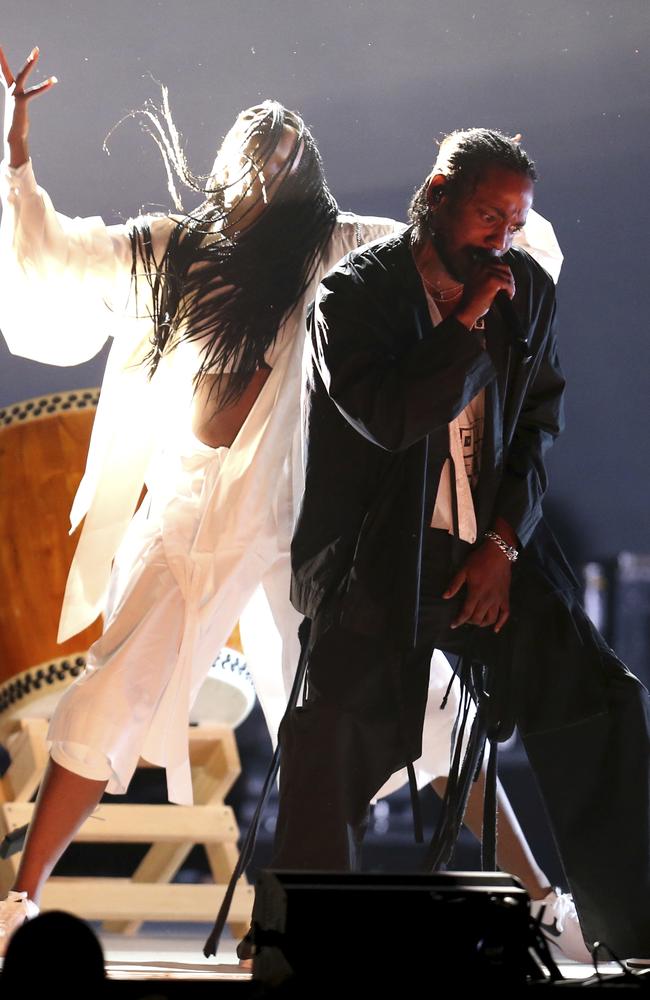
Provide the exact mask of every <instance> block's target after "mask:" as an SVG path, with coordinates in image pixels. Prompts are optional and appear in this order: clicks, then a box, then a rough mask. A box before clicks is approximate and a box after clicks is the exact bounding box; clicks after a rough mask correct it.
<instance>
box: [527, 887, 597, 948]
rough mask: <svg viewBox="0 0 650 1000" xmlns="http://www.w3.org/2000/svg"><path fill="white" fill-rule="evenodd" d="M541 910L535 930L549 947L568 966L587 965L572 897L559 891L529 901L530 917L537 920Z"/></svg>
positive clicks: (583, 943) (585, 946) (584, 945)
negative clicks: (575, 963) (580, 963)
mask: <svg viewBox="0 0 650 1000" xmlns="http://www.w3.org/2000/svg"><path fill="white" fill-rule="evenodd" d="M541 910H543V911H544V912H543V914H542V919H541V921H540V925H539V929H540V930H541V932H542V934H543V935H544V937H545V938H546V940H547V941H548V942H549V944H552V945H555V947H556V948H558V949H559V951H561V952H562V954H563V955H564V957H565V958H570V959H571V961H572V962H583V963H586V964H588V965H591V964H592V958H591V952H590V951H589V949H588V948H587V945H586V944H585V942H584V938H583V937H582V931H581V930H580V921H579V920H578V914H577V913H576V907H575V903H574V902H573V896H571V895H569V893H568V892H561V891H560V890H559V889H551V891H550V892H549V893H548V895H546V896H544V899H533V900H532V901H531V904H530V912H531V916H533V917H538V916H539V913H540V911H541Z"/></svg>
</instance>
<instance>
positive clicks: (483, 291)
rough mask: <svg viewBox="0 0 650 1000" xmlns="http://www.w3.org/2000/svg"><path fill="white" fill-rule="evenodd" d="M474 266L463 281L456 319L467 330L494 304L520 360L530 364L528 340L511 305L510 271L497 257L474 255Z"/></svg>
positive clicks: (512, 294)
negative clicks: (463, 285)
mask: <svg viewBox="0 0 650 1000" xmlns="http://www.w3.org/2000/svg"><path fill="white" fill-rule="evenodd" d="M474 264H475V266H474V267H473V268H472V270H471V271H470V273H469V275H468V277H467V279H466V280H465V288H464V291H463V297H462V299H461V300H460V303H459V305H458V309H457V310H456V312H455V316H456V319H457V320H459V321H460V322H461V323H462V324H463V326H466V327H467V329H468V330H471V329H472V327H473V326H474V324H475V323H476V321H477V320H478V319H480V318H481V316H485V314H486V313H487V312H489V311H490V308H491V307H492V305H493V304H496V306H497V308H498V310H499V312H500V313H501V316H502V318H503V321H504V323H505V326H506V330H507V332H508V334H509V335H510V339H511V341H512V344H513V346H514V347H515V349H516V350H517V351H518V352H519V354H520V356H521V360H522V361H524V362H528V361H530V359H531V357H532V354H531V352H530V345H529V343H528V337H527V336H526V331H525V330H524V328H523V326H522V325H521V321H520V319H519V316H518V315H517V313H516V311H515V308H514V306H513V304H512V299H513V298H514V297H515V291H516V288H515V279H514V277H513V274H512V271H511V270H510V268H509V267H508V265H507V264H504V263H503V258H499V257H483V256H479V255H478V254H476V255H475V256H474Z"/></svg>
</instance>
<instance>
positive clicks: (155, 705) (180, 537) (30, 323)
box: [0, 162, 561, 803]
mask: <svg viewBox="0 0 650 1000" xmlns="http://www.w3.org/2000/svg"><path fill="white" fill-rule="evenodd" d="M0 196H1V197H2V201H3V216H2V223H1V225H0V274H1V275H2V284H3V290H2V295H1V296H0V329H2V332H3V334H4V336H5V339H6V341H7V343H8V346H9V349H10V350H11V351H12V353H14V354H18V355H22V356H23V357H27V358H32V359H33V360H36V361H42V362H46V363H49V364H57V365H72V364H78V363H80V362H83V361H86V360H88V359H90V358H91V357H93V356H94V355H95V354H96V353H97V352H98V351H99V349H100V348H101V347H102V345H103V344H104V342H105V340H106V339H107V337H109V336H111V337H112V338H113V344H112V347H111V350H110V354H109V358H108V362H107V366H106V372H105V376H104V380H103V383H102V391H101V395H100V400H99V405H98V409H97V415H96V418H95V422H94V426H93V434H92V439H91V443H90V448H89V453H88V460H87V465H86V471H85V474H84V477H83V479H82V481H81V484H80V486H79V489H78V491H77V494H76V497H75V500H74V503H73V506H72V510H71V515H70V518H71V530H74V528H75V527H76V526H77V525H78V524H79V523H80V521H81V520H82V519H83V518H85V521H84V525H83V529H82V532H81V537H80V540H79V543H78V546H77V550H76V553H75V556H74V559H73V562H72V566H71V568H70V574H69V577H68V582H67V586H66V592H65V597H64V602H63V607H62V612H61V620H60V628H59V640H60V641H63V640H64V639H66V638H68V637H70V636H72V635H74V634H76V633H77V632H79V631H80V630H81V629H83V628H85V627H86V626H87V625H89V624H90V623H91V622H92V621H94V620H95V619H96V618H97V616H98V615H99V614H100V613H102V611H104V609H105V606H106V601H107V595H108V591H109V581H110V577H111V567H112V564H113V560H114V558H115V556H116V553H117V552H118V549H119V548H120V546H121V545H122V543H123V542H124V540H125V536H126V534H127V530H128V529H129V525H130V524H131V519H132V517H133V514H134V511H135V508H136V506H137V502H138V499H139V497H140V494H141V490H142V485H143V483H147V485H148V487H149V489H150V492H151V493H152V496H153V498H154V501H155V497H156V494H157V493H158V494H160V492H161V488H162V492H163V493H164V492H165V490H167V491H169V490H170V485H171V488H172V493H173V484H169V483H167V484H164V485H163V486H162V487H161V480H160V472H159V470H160V456H161V448H162V449H164V451H165V453H166V455H167V457H169V455H170V453H171V454H173V453H174V450H175V449H176V451H177V454H178V456H180V455H181V454H182V451H183V448H184V447H186V443H187V440H188V433H189V428H190V426H191V420H190V414H191V398H192V376H193V374H194V369H193V355H192V352H190V351H180V350H179V351H173V352H170V353H169V354H168V355H164V356H163V358H162V359H161V363H160V365H159V368H158V370H157V372H156V374H155V376H154V377H153V379H151V380H149V379H148V377H147V372H146V368H145V366H144V365H143V364H142V360H143V358H144V356H145V355H146V353H147V352H148V350H149V347H150V338H151V333H152V323H151V318H150V315H149V308H148V307H149V303H148V302H147V301H146V292H143V289H146V283H145V282H139V283H138V297H137V302H136V296H135V294H134V289H133V284H132V281H131V266H132V251H131V241H130V238H129V231H130V228H131V225H130V224H129V223H127V224H126V225H120V226H106V225H105V224H104V223H103V222H102V220H101V219H100V218H98V217H95V218H91V219H69V218H67V217H66V216H63V215H60V214H59V213H57V212H55V210H54V208H53V206H52V203H51V201H50V199H49V197H48V195H47V194H46V192H44V191H43V190H42V188H40V187H38V186H37V184H36V181H35V179H34V175H33V171H32V166H31V162H28V163H26V164H24V165H23V166H22V167H20V168H18V169H17V170H12V169H11V168H9V167H8V166H7V165H6V164H3V165H2V166H1V167H0ZM532 214H533V213H531V215H532ZM148 221H149V222H150V225H151V231H152V237H153V244H154V252H155V256H156V259H158V260H160V259H161V257H162V255H163V253H164V249H165V246H166V243H167V240H168V238H169V235H170V233H171V231H172V229H173V227H174V225H175V223H174V222H173V220H171V219H169V218H167V217H163V218H157V217H155V218H152V219H151V220H148ZM402 228H403V227H402V224H400V223H395V222H393V221H392V220H388V219H379V218H359V217H356V216H353V215H349V214H342V215H341V216H340V217H339V219H338V221H337V223H336V226H335V229H334V232H333V234H332V237H331V239H330V242H329V244H328V246H327V248H326V251H325V254H324V256H323V259H322V261H321V263H320V266H319V268H318V271H317V274H316V275H315V276H314V279H313V281H312V283H311V286H310V288H309V289H308V290H307V292H306V294H305V296H304V297H303V300H302V301H301V303H299V305H298V307H297V308H296V309H295V310H294V311H293V313H292V314H291V316H290V317H289V318H288V319H287V320H286V321H285V323H284V324H283V326H282V328H281V330H280V333H279V336H278V341H277V348H276V351H275V353H274V364H273V370H272V372H271V374H270V376H269V378H268V379H267V381H266V383H265V385H264V388H263V389H262V391H261V393H260V395H259V396H258V398H257V400H256V402H255V404H254V405H253V407H252V409H251V411H250V413H249V415H248V417H247V419H246V421H245V422H244V425H243V426H242V428H241V430H240V432H239V434H238V435H237V438H236V440H235V442H234V443H233V445H232V447H231V448H230V449H227V450H221V449H220V451H223V452H224V453H223V454H222V455H221V456H220V458H219V462H218V474H212V475H211V476H210V478H209V486H208V488H206V487H205V486H204V487H203V489H202V494H201V498H200V502H199V503H198V506H195V507H194V508H192V518H193V520H192V524H191V526H190V528H188V529H187V530H185V531H174V529H173V527H172V528H171V529H170V527H169V525H170V524H171V523H172V522H173V518H172V517H170V516H167V517H166V521H167V525H164V523H163V522H164V521H165V517H162V516H161V518H160V519H159V521H160V524H159V528H160V532H164V535H165V537H164V544H162V541H161V546H160V551H161V552H163V553H164V560H165V562H166V566H165V574H166V579H167V578H168V579H169V581H170V586H172V585H173V586H174V587H177V588H178V591H179V598H180V601H181V603H182V605H183V611H182V615H181V619H180V624H178V623H177V628H178V630H179V633H178V635H177V636H175V635H173V634H170V636H169V637H168V643H167V644H168V645H169V644H170V643H172V644H175V648H174V649H173V650H172V652H173V663H172V664H171V665H170V669H169V671H168V674H167V675H166V679H165V681H164V685H163V687H162V690H161V691H160V692H158V693H156V694H155V695H152V694H151V693H148V694H147V693H146V692H145V693H143V689H142V678H141V674H140V673H139V671H138V664H137V662H136V663H133V665H132V667H131V675H132V681H128V682H127V683H126V685H123V686H122V689H121V697H114V695H115V693H116V692H115V687H113V688H111V687H110V685H107V692H110V702H111V704H110V710H112V711H113V712H114V718H113V719H112V721H111V723H110V725H108V723H107V726H106V728H107V734H108V735H106V734H105V736H104V738H105V740H108V739H112V740H115V739H117V738H118V737H117V736H116V735H115V734H118V733H119V738H120V739H122V741H124V732H123V730H125V731H128V729H129V726H130V725H131V720H132V715H133V713H134V711H135V709H134V703H135V702H136V701H137V699H138V697H139V696H140V697H144V695H145V694H147V698H148V699H149V701H150V702H151V701H152V698H153V702H152V704H151V706H150V711H149V714H148V715H147V718H146V722H142V724H141V729H142V734H141V742H140V745H135V744H134V745H132V746H130V747H129V750H128V753H125V756H124V758H123V760H127V759H128V761H129V763H128V766H127V764H124V763H123V761H122V764H123V766H122V768H120V767H118V766H117V765H115V763H114V762H113V775H114V776H113V779H112V781H111V782H109V785H108V790H109V791H116V792H119V791H123V790H124V787H125V783H128V779H129V778H130V774H131V773H132V769H133V767H135V764H136V763H137V758H138V756H139V755H140V752H141V751H142V755H143V756H145V757H146V758H147V759H149V760H151V761H152V762H153V763H157V764H160V765H161V766H164V767H166V769H167V781H168V793H169V797H170V799H171V800H172V801H177V802H181V803H189V802H191V801H192V790H191V781H190V774H189V764H188V758H187V720H188V713H189V709H190V706H191V704H192V701H193V699H194V698H195V697H196V694H197V692H198V687H199V686H200V683H201V681H202V679H203V677H204V675H205V672H206V671H207V668H208V667H209V665H210V662H208V661H211V659H214V657H215V656H216V655H217V653H218V651H219V648H220V646H221V645H222V644H223V643H225V641H226V640H227V638H228V635H229V633H230V631H231V629H232V627H234V625H235V624H236V622H237V619H238V618H239V617H240V616H241V618H242V622H241V624H242V638H243V642H244V650H245V654H246V655H247V658H248V659H249V663H250V665H251V667H252V668H253V677H254V681H255V686H256V691H257V694H258V697H259V698H260V702H261V704H262V708H263V709H264V712H265V715H266V719H267V723H268V725H269V729H270V731H271V735H272V737H273V738H275V737H276V734H277V727H278V724H279V721H280V718H281V715H282V712H283V709H284V705H285V704H286V697H287V695H288V690H289V688H290V685H291V678H292V674H293V671H294V670H295V666H296V662H297V660H296V656H297V649H298V646H297V642H296V638H295V631H296V626H297V622H298V616H297V613H296V612H295V611H294V610H293V609H292V608H291V606H290V604H289V575H290V567H289V544H290V538H291V531H292V527H293V521H294V516H295V512H296V510H297V504H298V501H299V499H300V495H301V493H302V483H303V477H302V462H301V443H300V421H299V407H300V403H299V401H300V389H301V372H302V354H303V342H304V329H305V312H306V308H307V306H308V304H309V302H310V301H311V299H312V298H313V295H314V292H315V288H316V285H317V283H318V281H319V280H320V278H321V277H322V276H323V274H324V273H325V272H326V271H327V270H329V268H330V267H332V266H333V265H334V264H335V263H336V262H337V261H338V260H339V259H340V258H341V257H342V256H344V254H345V253H347V252H348V251H350V250H352V249H354V248H356V247H357V246H358V245H359V244H360V243H365V242H370V241H371V240H373V239H375V238H378V237H380V236H384V235H387V234H389V233H391V232H394V231H400V230H401V229H402ZM520 242H521V243H522V244H523V245H524V246H525V247H526V248H527V249H529V250H531V252H533V253H534V255H535V256H536V257H537V258H538V259H539V260H540V262H541V263H542V264H543V265H544V266H546V267H547V269H549V270H551V269H552V267H554V266H555V267H556V270H557V271H559V262H561V254H559V248H558V247H557V243H556V241H555V237H554V234H553V231H552V228H551V227H550V225H549V224H548V223H547V222H545V220H543V219H541V218H540V217H539V216H536V217H533V219H532V220H531V223H530V224H529V225H528V226H527V228H526V230H525V233H524V237H523V238H522V239H521V240H520ZM554 276H556V275H554ZM199 450H200V448H199ZM172 464H173V463H172ZM173 503H174V500H173V496H170V503H169V504H168V507H167V510H168V511H169V510H171V509H172V507H173ZM269 512H272V513H273V517H270V516H269ZM183 516H184V515H183ZM142 520H143V519H142V518H141V519H140V521H142ZM181 520H182V517H181ZM150 529H151V525H150V524H149V525H148V526H147V529H146V530H150ZM139 530H140V528H139V522H138V519H137V518H136V523H135V524H134V525H133V527H132V528H131V535H132V536H133V534H134V533H135V534H136V535H137V533H138V531H139ZM160 532H159V533H160ZM125 544H126V543H125ZM136 550H137V545H136ZM144 551H145V550H144V549H140V550H139V551H136V556H135V561H134V560H133V559H131V558H130V557H123V558H122V563H123V565H125V566H126V573H124V572H123V573H122V577H125V578H126V579H121V580H120V582H119V585H118V584H117V583H116V579H117V578H118V576H119V574H118V569H119V563H120V560H119V559H118V561H117V564H116V566H117V568H116V572H115V575H114V583H113V590H116V588H117V590H118V591H119V592H121V593H124V591H125V590H126V589H128V586H129V579H128V578H129V576H130V575H135V576H137V573H138V572H139V569H138V564H139V563H141V562H142V557H143V552H144ZM265 579H266V581H267V583H268V586H267V594H266V598H267V600H266V604H265V603H264V600H263V597H262V594H261V592H260V590H257V591H256V587H257V584H258V583H262V584H263V583H264V581H265ZM141 589H142V588H141ZM271 591H273V599H272V598H271ZM283 591H284V598H283V596H282V593H283ZM119 592H118V594H117V597H115V595H113V597H112V599H111V605H112V609H113V611H115V610H116V608H117V611H118V612H119V611H120V608H119V606H118V605H119V597H120V593H119ZM253 595H254V596H253ZM251 597H252V598H253V599H252V601H251V603H250V606H249V608H248V609H247V610H244V609H245V606H246V604H247V603H248V602H249V600H250V599H251ZM284 602H286V603H284ZM162 606H163V605H162V603H161V607H162ZM145 610H146V609H145V608H144V607H143V609H142V611H143V615H144V613H145ZM269 611H270V612H271V613H269ZM129 613H130V614H131V615H133V601H132V602H131V607H130V610H129ZM116 617H117V618H119V614H118V615H116ZM109 631H110V626H109ZM103 638H105V637H103ZM120 641H121V640H120ZM211 643H212V645H210V644H211ZM101 644H102V639H100V640H99V642H98V644H95V645H96V646H98V648H100V647H101ZM207 648H209V650H210V656H209V657H207V658H206V649H207ZM93 649H95V646H93V648H92V649H91V651H90V655H89V663H90V664H92V654H93ZM278 651H279V652H278ZM127 652H128V649H127ZM199 654H201V655H199ZM138 655H141V649H139V650H138ZM105 659H106V658H105ZM107 659H108V660H110V659H111V656H110V655H109V656H108V657H107ZM104 669H105V666H104V665H103V662H102V665H100V666H99V667H98V668H97V672H100V671H102V670H104ZM87 673H88V672H87ZM91 674H92V669H91ZM450 676H451V672H450V669H449V666H448V664H447V662H446V660H445V658H444V657H443V656H442V654H440V653H437V652H436V654H434V658H433V663H432V681H431V689H430V690H431V696H430V706H429V708H428V710H427V720H426V723H425V732H424V736H423V757H422V758H421V761H420V762H419V764H418V765H416V770H417V771H418V783H419V784H424V783H425V782H426V781H428V780H430V779H431V778H432V777H434V776H436V775H438V774H446V773H447V767H448V758H449V739H450V732H451V726H452V724H453V718H454V715H455V707H456V704H457V695H456V697H452V698H451V699H450V702H449V704H448V706H447V709H446V710H445V711H444V712H441V711H439V710H438V705H439V703H440V699H441V696H442V693H443V692H444V689H445V688H446V686H447V683H448V681H449V679H450ZM89 679H90V680H93V678H92V676H91V677H90V678H88V677H84V676H82V678H80V680H79V682H77V684H76V685H73V687H72V688H71V689H70V692H68V693H67V694H66V696H64V701H63V704H65V705H66V708H65V709H64V710H62V711H60V712H58V713H57V714H58V721H57V715H55V717H54V719H53V720H52V726H51V731H50V734H49V736H50V738H51V739H52V740H58V739H65V738H70V739H72V740H73V741H74V740H75V736H76V735H77V729H78V727H79V719H78V717H79V715H80V712H79V709H78V707H77V709H75V706H74V699H75V697H77V695H76V694H71V692H73V691H74V690H75V689H80V688H81V687H82V686H83V684H84V683H87V681H88V680H89ZM129 685H130V686H129ZM89 690H91V689H90V688H89ZM103 697H104V698H106V699H108V698H109V694H108V693H107V694H104V695H103ZM66 699H67V701H66ZM145 700H146V698H145ZM97 711H98V714H97V726H100V725H101V719H102V718H103V716H104V715H106V714H107V710H106V709H105V708H104V707H103V706H101V712H100V711H99V707H98V709H97ZM75 712H76V716H77V721H76V722H75V718H74V717H75ZM120 713H122V714H121V715H120ZM119 719H122V724H121V725H120V724H118V720H119ZM68 720H69V722H70V726H71V728H70V730H68V729H67V728H66V726H67V724H68ZM64 722H65V725H64ZM75 727H76V728H75ZM111 733H113V734H114V735H113V736H111V735H110V734H111ZM91 738H93V739H95V738H97V739H98V743H97V745H98V746H99V747H100V749H103V752H105V753H106V754H107V755H108V757H109V760H110V759H111V753H110V752H109V751H108V749H107V748H106V747H104V746H103V744H102V741H101V740H100V739H99V738H98V737H97V735H96V731H93V733H92V734H91V736H89V737H88V739H89V740H90V739H91ZM83 740H85V736H84V737H83ZM127 742H128V740H127ZM403 780H405V775H402V774H400V775H395V776H393V779H391V782H390V783H389V784H390V787H388V786H387V788H386V789H385V790H384V792H383V793H387V792H388V791H390V790H393V789H394V788H396V787H398V786H399V785H400V784H401V783H402V782H403ZM383 793H382V794H383Z"/></svg>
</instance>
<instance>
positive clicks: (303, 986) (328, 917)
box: [253, 871, 553, 996]
mask: <svg viewBox="0 0 650 1000" xmlns="http://www.w3.org/2000/svg"><path fill="white" fill-rule="evenodd" d="M530 924H531V921H530V905H529V898H528V894H527V893H526V891H525V890H524V889H523V887H522V886H521V884H520V883H519V882H518V881H517V879H515V878H512V877H511V876H509V875H502V874H500V873H495V872H490V873H476V872H440V873H435V874H426V875H424V874H418V875H415V874H409V875H404V874H399V875H392V874H380V875H377V874H365V873H364V874H360V873H347V872H346V873H338V874H337V873H332V872H290V871H262V872H261V873H260V875H259V879H258V883H257V889H256V897H255V907H254V910H253V935H254V943H255V948H256V954H255V956H254V959H253V978H254V979H256V980H258V981H261V982H263V983H265V984H266V985H267V986H276V987H277V986H282V984H284V988H287V987H288V988H289V989H291V984H293V989H294V991H297V990H300V993H299V995H301V996H303V995H304V996H307V995H310V996H314V995H316V993H317V992H318V991H319V989H320V990H321V991H322V992H323V993H327V994H328V995H329V996H332V995H333V994H332V990H333V988H334V987H335V986H336V985H337V984H338V985H339V986H344V985H348V984H349V983H351V982H356V983H358V984H364V985H366V986H367V985H371V984H374V985H381V986H382V987H385V986H386V985H388V984H390V985H392V986H395V985H399V984H406V983H408V984H415V983H417V982H421V983H424V982H429V983H430V984H433V983H438V984H440V983H446V984H452V983H456V984H458V983H461V982H473V983H474V984H478V983H481V984H485V983H487V982H492V983H494V984H497V983H525V982H530V981H532V980H535V979H543V978H546V976H547V973H546V972H545V971H544V970H543V969H542V968H541V966H540V963H539V961H538V960H537V959H536V958H535V957H533V952H531V951H530V948H529V946H530V944H531V941H532V938H531V930H530ZM546 957H548V956H546ZM552 964H553V963H552V961H551V965H552ZM547 968H548V965H547ZM305 990H308V992H304V991H305ZM291 995H294V992H291ZM295 995H298V993H297V992H295ZM318 995H320V992H318Z"/></svg>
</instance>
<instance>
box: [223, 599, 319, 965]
mask: <svg viewBox="0 0 650 1000" xmlns="http://www.w3.org/2000/svg"><path fill="white" fill-rule="evenodd" d="M310 631H311V620H310V619H309V618H305V619H303V621H302V624H301V625H300V628H299V629H298V636H299V638H300V659H299V661H298V669H297V670H296V676H295V677H294V681H293V686H292V688H291V694H290V695H289V701H288V703H287V708H286V710H285V713H284V716H283V720H282V721H284V719H285V718H286V717H287V715H288V714H289V712H291V711H292V710H293V709H294V708H295V707H296V705H297V704H298V698H299V695H300V689H301V687H302V686H303V683H304V680H305V674H306V670H307V653H308V650H309V633H310ZM281 727H282V723H280V728H281ZM279 767H280V743H279V742H278V745H277V746H276V748H275V752H274V754H273V759H272V760H271V765H270V767H269V770H268V772H267V775H266V778H265V780H264V785H263V787H262V792H261V794H260V797H259V800H258V803H257V807H256V809H255V813H254V815H253V819H252V820H251V825H250V827H249V828H248V833H247V834H246V839H245V840H244V843H243V844H242V847H241V851H240V852H239V860H238V861H237V864H236V865H235V869H234V871H233V873H232V875H231V877H230V881H229V883H228V887H227V889H226V892H225V895H224V897H223V902H222V903H221V906H220V907H219V912H218V914H217V918H216V920H215V922H214V927H213V928H212V932H211V933H210V936H209V937H208V940H207V941H206V942H205V945H204V947H203V954H204V955H205V957H206V958H210V956H211V955H216V953H217V948H218V947H219V941H220V940H221V935H222V934H223V929H224V927H225V926H226V920H227V918H228V913H229V912H230V907H231V905H232V900H233V896H234V894H235V888H236V887H237V882H238V881H239V879H240V878H241V876H242V875H243V873H244V871H245V869H246V868H247V866H248V864H249V863H250V860H251V858H252V856H253V850H254V848H255V842H256V840H257V831H258V829H259V825H260V820H261V818H262V813H263V812H264V808H265V806H266V803H267V800H268V797H269V795H270V793H271V789H272V788H273V784H274V782H275V779H276V777H277V774H278V770H279Z"/></svg>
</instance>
